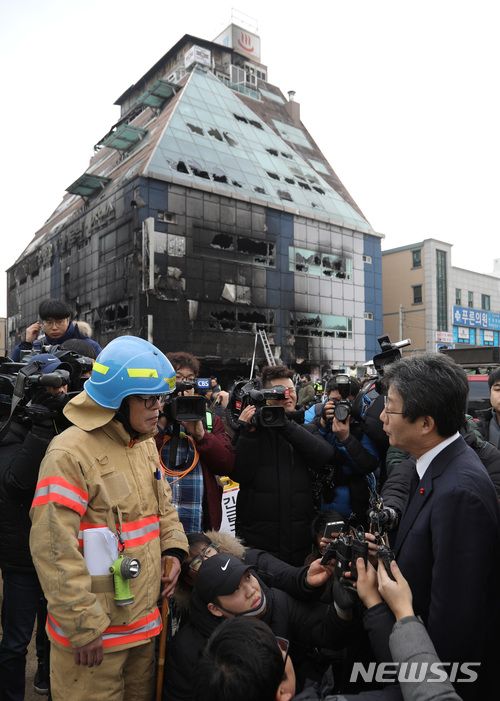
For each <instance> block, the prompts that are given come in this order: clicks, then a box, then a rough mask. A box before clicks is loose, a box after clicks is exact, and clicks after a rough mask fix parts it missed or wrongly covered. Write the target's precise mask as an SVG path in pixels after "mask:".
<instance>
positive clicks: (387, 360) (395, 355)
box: [373, 334, 411, 376]
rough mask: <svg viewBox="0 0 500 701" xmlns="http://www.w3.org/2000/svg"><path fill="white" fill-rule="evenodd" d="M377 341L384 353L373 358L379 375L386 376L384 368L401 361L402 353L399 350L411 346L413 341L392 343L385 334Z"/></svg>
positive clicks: (407, 339)
mask: <svg viewBox="0 0 500 701" xmlns="http://www.w3.org/2000/svg"><path fill="white" fill-rule="evenodd" d="M377 341H378V342H379V345H380V348H381V350H382V352H381V353H378V354H377V355H374V356H373V365H374V366H375V370H376V371H377V374H378V375H380V376H381V375H383V374H384V368H385V366H386V365H390V364H391V363H393V362H394V361H395V360H399V359H400V358H401V351H400V350H399V349H400V348H404V347H405V346H410V345H411V340H410V339H409V338H405V339H404V341H397V342H396V343H391V340H390V338H389V336H388V335H387V334H385V335H384V336H379V337H378V338H377Z"/></svg>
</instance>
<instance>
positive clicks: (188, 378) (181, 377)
mask: <svg viewBox="0 0 500 701" xmlns="http://www.w3.org/2000/svg"><path fill="white" fill-rule="evenodd" d="M175 379H176V380H177V381H178V382H195V380H196V377H195V376H194V375H187V376H186V375H182V374H181V373H180V372H176V373H175Z"/></svg>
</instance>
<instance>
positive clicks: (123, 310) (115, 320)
mask: <svg viewBox="0 0 500 701" xmlns="http://www.w3.org/2000/svg"><path fill="white" fill-rule="evenodd" d="M100 316H101V329H102V331H115V330H117V329H130V328H132V326H133V323H134V317H133V315H132V313H131V304H129V303H128V302H121V303H118V304H110V305H109V306H108V307H105V308H104V311H102V312H101V315H100Z"/></svg>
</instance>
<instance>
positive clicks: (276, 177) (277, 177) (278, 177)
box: [267, 171, 280, 180]
mask: <svg viewBox="0 0 500 701" xmlns="http://www.w3.org/2000/svg"><path fill="white" fill-rule="evenodd" d="M267 174H268V175H269V177H270V178H272V179H273V180H279V179H280V176H279V175H278V174H277V173H270V172H269V171H267Z"/></svg>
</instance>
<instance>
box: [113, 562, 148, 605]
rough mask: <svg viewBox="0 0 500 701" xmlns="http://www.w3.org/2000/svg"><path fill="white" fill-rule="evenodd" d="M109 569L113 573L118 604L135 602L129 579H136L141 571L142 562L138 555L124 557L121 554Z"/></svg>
mask: <svg viewBox="0 0 500 701" xmlns="http://www.w3.org/2000/svg"><path fill="white" fill-rule="evenodd" d="M109 571H110V572H111V574H112V575H113V581H114V586H115V602H116V605H117V606H127V605H128V604H132V603H133V602H134V595H133V594H131V592H130V582H129V579H135V578H136V577H138V576H139V573H140V571H141V563H140V562H139V560H138V559H137V558H136V557H123V555H120V557H118V558H117V559H116V560H115V561H114V562H113V564H112V565H111V567H110V568H109Z"/></svg>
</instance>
